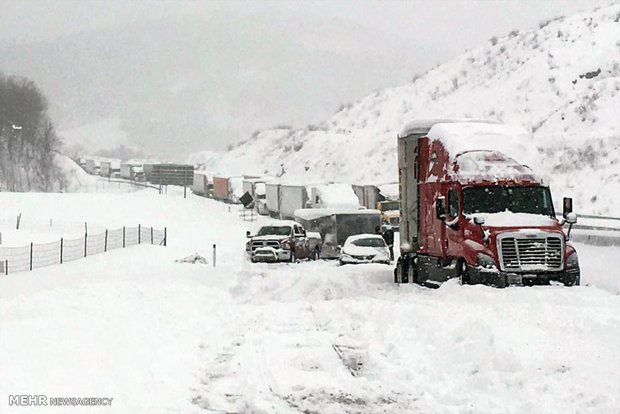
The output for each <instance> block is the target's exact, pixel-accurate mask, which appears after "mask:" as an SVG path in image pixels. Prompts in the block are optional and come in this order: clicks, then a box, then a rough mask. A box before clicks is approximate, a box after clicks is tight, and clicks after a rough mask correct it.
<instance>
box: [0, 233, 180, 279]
mask: <svg viewBox="0 0 620 414" xmlns="http://www.w3.org/2000/svg"><path fill="white" fill-rule="evenodd" d="M167 233H168V232H167V228H165V227H164V229H163V230H160V229H155V228H153V227H143V226H141V225H138V226H137V227H122V228H119V229H113V230H108V229H106V230H105V231H104V232H101V233H97V234H88V233H84V236H83V237H79V238H75V239H66V238H61V239H60V240H58V241H54V242H51V243H30V245H26V246H19V247H4V246H0V273H4V274H5V275H8V274H9V273H11V274H12V273H16V272H24V271H29V270H33V269H37V268H40V267H45V266H52V265H56V264H63V263H66V262H71V261H74V260H78V259H82V258H85V257H87V256H92V255H95V254H100V253H104V252H107V251H108V250H112V249H119V248H125V247H129V246H135V245H138V244H153V245H160V246H166V245H167V238H168V234H167Z"/></svg>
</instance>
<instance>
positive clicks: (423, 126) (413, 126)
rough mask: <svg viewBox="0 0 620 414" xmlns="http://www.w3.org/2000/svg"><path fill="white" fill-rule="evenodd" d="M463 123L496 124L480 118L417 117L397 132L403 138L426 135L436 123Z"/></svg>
mask: <svg viewBox="0 0 620 414" xmlns="http://www.w3.org/2000/svg"><path fill="white" fill-rule="evenodd" d="M452 123H457V124H464V123H484V124H496V123H497V122H495V121H486V120H481V119H466V118H463V119H445V118H444V119H442V118H437V119H417V120H415V121H411V122H409V123H407V124H406V125H405V127H404V128H403V129H402V130H401V131H400V133H399V134H398V137H399V138H404V137H406V136H408V135H411V134H416V135H427V134H428V132H429V131H430V130H431V128H432V127H433V126H434V125H437V124H452Z"/></svg>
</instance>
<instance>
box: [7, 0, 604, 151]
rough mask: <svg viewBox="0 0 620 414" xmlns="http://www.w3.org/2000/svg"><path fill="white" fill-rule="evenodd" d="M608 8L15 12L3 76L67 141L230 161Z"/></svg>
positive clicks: (151, 7)
mask: <svg viewBox="0 0 620 414" xmlns="http://www.w3.org/2000/svg"><path fill="white" fill-rule="evenodd" d="M608 4H611V2H610V1H609V0H563V1H558V0H555V1H553V0H551V1H550V0H518V1H517V0H514V1H508V0H506V1H498V0H486V1H471V0H433V1H431V0H427V1H381V2H371V1H333V0H329V1H328V0H323V1H293V0H286V1H251V2H250V1H248V2H241V1H225V2H223V1H222V2H216V1H190V0H178V1H162V0H159V1H153V0H121V1H118V0H53V1H48V0H2V6H1V8H2V24H0V47H2V46H4V49H2V50H3V53H2V54H0V72H5V73H13V74H20V75H24V76H28V77H30V78H32V79H33V80H35V82H36V83H37V84H39V85H40V87H41V88H42V89H43V91H44V92H45V94H46V95H47V97H48V100H49V102H50V106H51V114H52V116H53V117H54V121H55V123H56V125H57V126H58V127H59V129H61V130H62V129H68V128H75V127H77V126H80V125H82V124H89V123H92V122H96V121H97V120H105V119H106V118H110V117H120V118H121V120H122V121H123V122H122V123H123V124H124V128H125V132H127V133H128V135H129V136H130V137H131V138H132V139H136V140H138V141H141V142H145V140H147V139H148V140H150V141H149V142H150V143H152V144H153V147H155V145H154V144H155V143H157V142H159V144H160V145H159V147H160V148H166V149H169V148H170V147H171V145H176V146H177V147H178V148H179V151H180V150H181V149H182V150H183V151H196V150H199V149H208V148H211V147H214V148H216V149H222V148H223V147H225V146H226V145H227V144H228V143H230V142H234V141H238V140H240V139H244V138H246V137H247V135H248V134H250V133H252V131H254V130H255V129H262V128H268V127H272V126H275V125H277V124H290V125H293V126H295V127H303V126H305V125H307V124H309V123H317V122H321V121H323V120H325V119H326V118H327V117H328V116H329V115H330V114H333V113H334V111H335V110H336V109H337V108H338V106H339V105H341V104H344V103H347V102H351V101H355V100H357V99H360V98H362V97H363V96H365V95H366V94H369V93H371V92H373V90H376V89H380V88H385V87H389V86H396V85H399V84H403V83H405V82H408V81H411V79H412V77H413V76H414V75H415V74H421V73H424V72H425V71H426V70H428V69H429V68H430V67H433V66H435V65H437V64H439V63H443V62H446V61H447V60H449V59H451V58H453V57H456V56H458V55H459V54H461V53H462V52H464V51H465V50H467V49H473V48H476V47H479V46H482V45H484V44H485V43H486V42H487V41H488V39H490V38H491V37H493V36H498V37H499V36H504V35H507V34H508V33H509V32H510V31H511V30H513V29H518V30H520V31H527V30H529V29H534V28H536V27H537V26H538V24H539V23H540V22H541V21H544V20H548V19H550V18H553V17H557V16H563V15H572V14H575V13H577V12H579V11H581V10H587V9H592V8H594V7H596V6H602V5H608ZM148 22H151V23H149V24H146V25H145V24H143V23H148ZM97 31H99V32H98V33H97ZM196 32H198V33H196ZM59 37H61V38H63V39H59V41H57V42H56V41H55V40H56V39H57V38H59ZM187 39H190V40H189V41H188V40H187ZM134 40H135V41H134ZM16 45H18V46H17V47H16ZM157 45H161V47H160V48H159V49H158V48H157V47H156V46H157ZM131 47H133V48H131ZM55 48H59V49H55ZM172 49H174V50H172ZM68 54H69V56H67V55H68ZM73 57H75V59H73ZM80 59H82V60H80ZM106 59H107V60H106ZM218 61H219V62H220V65H219V66H218V65H217V62H218ZM75 62H79V64H76V63H75ZM214 62H215V63H214ZM135 70H138V71H139V75H138V76H137V74H136V72H135ZM140 71H141V72H140ZM168 75H169V76H168ZM168 77H171V78H170V79H168ZM180 89H184V90H186V91H189V92H186V94H185V95H184V96H183V97H182V99H179V100H178V101H174V99H173V98H174V96H176V95H174V94H176V91H177V90H180ZM190 92H191V93H190ZM171 93H173V95H174V96H172V95H171ZM188 102H189V103H192V102H196V103H197V105H195V106H198V104H200V105H202V106H200V107H199V108H194V107H188V104H187V103H188ZM201 108H204V109H201ZM154 114H156V115H154ZM162 114H163V115H162ZM165 116H168V119H163V118H162V117H165ZM153 119H155V120H159V121H160V124H161V125H156V124H155V123H154V122H153ZM147 120H151V122H150V124H149V121H147ZM162 125H163V126H162ZM170 125H175V127H174V128H171V127H170ZM177 125H181V127H178V126H177ZM164 126H165V127H166V128H164ZM204 137H210V139H211V141H209V138H204ZM172 142H174V144H172Z"/></svg>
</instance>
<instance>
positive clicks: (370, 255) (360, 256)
mask: <svg viewBox="0 0 620 414" xmlns="http://www.w3.org/2000/svg"><path fill="white" fill-rule="evenodd" d="M356 263H384V264H390V251H389V250H388V247H387V245H386V244H385V240H383V237H381V236H380V235H378V234H357V235H355V236H349V237H348V238H347V240H346V241H345V242H344V246H342V248H341V249H340V264H341V265H344V264H356Z"/></svg>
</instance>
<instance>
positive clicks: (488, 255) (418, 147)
mask: <svg viewBox="0 0 620 414" xmlns="http://www.w3.org/2000/svg"><path fill="white" fill-rule="evenodd" d="M528 145H529V146H530V148H531V142H530V141H528V137H527V134H525V132H524V131H523V130H520V129H515V128H514V127H509V126H506V125H500V124H493V123H486V122H473V121H472V122H463V121H449V120H438V121H420V122H414V123H412V124H410V125H408V126H407V127H406V128H405V129H404V130H403V131H402V132H401V133H400V134H399V136H398V170H399V192H400V202H401V204H400V214H401V221H400V243H401V244H400V253H401V256H400V258H399V259H398V261H397V265H396V269H395V270H394V281H395V282H396V283H410V282H414V283H420V284H424V285H431V286H433V285H435V286H436V285H438V284H440V283H442V282H444V281H446V280H447V279H449V278H453V277H458V278H460V281H461V283H463V284H475V283H484V284H489V285H493V286H497V287H505V286H507V285H522V284H526V285H529V284H542V283H549V282H550V281H558V282H562V283H564V284H565V285H568V286H571V285H579V283H580V270H579V263H578V259H577V253H576V251H575V248H574V247H573V246H572V245H571V243H570V241H569V240H568V237H567V236H566V235H565V234H564V231H563V228H562V225H563V224H565V223H568V224H569V225H571V226H572V224H574V223H575V222H576V220H577V217H576V215H575V213H573V212H572V200H571V199H570V198H565V199H564V219H563V220H561V221H559V220H558V219H556V216H555V211H554V208H553V203H552V200H551V193H550V191H549V187H548V186H546V185H545V184H544V182H543V180H542V179H541V178H539V177H538V176H537V175H536V174H535V173H534V172H533V171H532V170H531V169H530V168H529V167H528V166H526V165H523V164H520V163H518V162H517V161H515V160H514V159H512V158H510V157H509V156H507V155H506V154H511V155H515V156H516V155H517V154H520V156H522V157H523V158H531V155H532V150H530V149H528V147H527V146H528ZM534 155H535V154H534ZM568 234H569V235H570V227H569V229H568Z"/></svg>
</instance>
